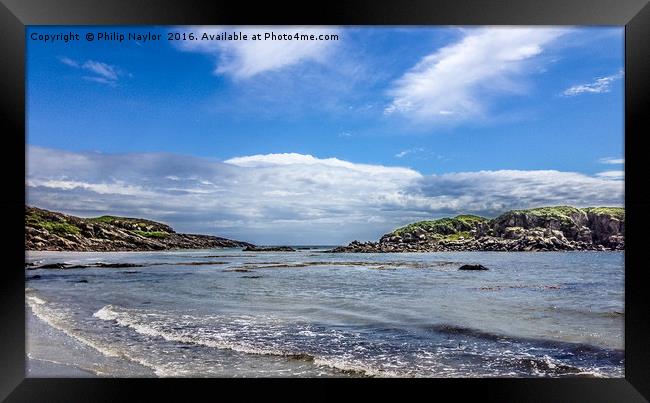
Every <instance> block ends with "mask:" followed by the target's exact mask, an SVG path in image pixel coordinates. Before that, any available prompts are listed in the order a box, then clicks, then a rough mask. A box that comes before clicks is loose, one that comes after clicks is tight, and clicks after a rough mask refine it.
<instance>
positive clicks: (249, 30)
mask: <svg viewBox="0 0 650 403" xmlns="http://www.w3.org/2000/svg"><path fill="white" fill-rule="evenodd" d="M187 31H188V32H193V33H194V34H195V35H198V37H202V36H203V35H204V34H207V35H223V34H224V33H233V32H237V33H239V32H241V33H243V34H245V35H247V36H248V39H247V40H246V41H242V40H238V41H235V40H232V41H229V40H196V41H181V42H179V47H180V49H182V50H185V51H189V52H199V53H204V54H207V55H209V56H211V57H213V58H214V59H215V60H216V68H215V70H214V72H215V74H224V75H228V76H230V77H233V78H234V79H247V78H250V77H253V76H255V75H258V74H261V73H264V72H267V71H277V70H280V69H283V68H286V67H289V66H292V65H296V64H299V63H303V62H316V63H322V62H324V61H325V60H327V58H328V56H329V55H330V53H331V51H332V50H333V48H334V47H335V46H336V45H337V41H326V40H299V39H291V40H270V39H269V40H264V39H263V38H264V34H265V33H271V32H273V33H274V34H276V35H284V34H286V35H295V34H296V33H297V34H298V35H315V36H316V37H318V35H321V34H322V35H331V34H337V33H338V30H337V29H334V28H330V27H322V28H320V27H299V26H296V27H236V26H232V27H195V28H191V29H188V30H187ZM256 34H261V37H262V40H251V37H252V36H253V35H256Z"/></svg>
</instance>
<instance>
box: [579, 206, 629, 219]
mask: <svg viewBox="0 0 650 403" xmlns="http://www.w3.org/2000/svg"><path fill="white" fill-rule="evenodd" d="M582 211H584V212H585V213H593V214H607V215H610V216H612V217H614V218H617V219H619V220H621V221H624V220H625V208H624V207H586V208H583V209H582Z"/></svg>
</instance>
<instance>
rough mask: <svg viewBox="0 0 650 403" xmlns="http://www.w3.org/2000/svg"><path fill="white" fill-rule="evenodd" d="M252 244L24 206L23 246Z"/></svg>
mask: <svg viewBox="0 0 650 403" xmlns="http://www.w3.org/2000/svg"><path fill="white" fill-rule="evenodd" d="M246 246H253V245H252V244H250V243H248V242H241V241H234V240H231V239H226V238H220V237H216V236H211V235H195V234H180V233H177V232H175V231H174V229H173V228H171V227H170V226H168V225H166V224H162V223H159V222H156V221H151V220H145V219H140V218H128V217H114V216H102V217H96V218H79V217H75V216H71V215H66V214H61V213H57V212H53V211H48V210H43V209H39V208H36V207H28V206H26V207H25V250H53V251H87V252H90V251H97V252H108V251H148V250H167V249H208V248H224V247H246Z"/></svg>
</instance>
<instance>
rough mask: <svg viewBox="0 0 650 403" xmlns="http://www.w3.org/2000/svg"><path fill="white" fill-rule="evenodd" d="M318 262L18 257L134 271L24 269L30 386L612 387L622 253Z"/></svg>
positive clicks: (217, 254)
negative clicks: (456, 382)
mask: <svg viewBox="0 0 650 403" xmlns="http://www.w3.org/2000/svg"><path fill="white" fill-rule="evenodd" d="M324 251H325V248H312V249H301V250H299V251H298V252H277V253H276V252H243V251H241V250H240V249H217V250H191V251H171V252H170V251H166V252H120V253H83V252H28V253H27V261H28V262H36V263H38V264H47V263H59V262H65V263H72V264H86V263H96V262H105V263H116V262H119V263H134V264H142V265H143V267H128V268H86V269H68V270H25V276H26V291H25V296H26V305H27V313H26V314H27V321H26V323H27V351H28V357H29V360H28V364H27V365H28V376H36V377H38V376H79V375H78V374H79V373H82V374H86V373H87V374H92V375H98V376H117V377H156V376H160V377H269V376H270V377H321V376H324V377H351V376H352V377H355V376H379V377H383V376H388V377H567V376H596V377H623V376H624V350H623V348H624V340H623V334H624V315H623V313H624V254H623V253H622V252H558V253H555V252H544V253H514V252H510V253H505V252H462V253H459V252H448V253H447V252H445V253H394V254H355V253H351V254H330V253H325V252H324ZM197 263H198V264H197ZM469 263H480V264H483V265H484V266H487V267H489V268H490V270H489V271H458V268H459V267H460V266H461V265H463V264H469ZM35 275H39V276H40V278H38V279H33V278H32V276H35ZM46 363H49V364H48V365H46ZM51 364H56V365H54V366H51ZM57 368H58V369H57ZM64 369H65V370H64ZM57 371H58V372H57ZM75 374H76V375H75Z"/></svg>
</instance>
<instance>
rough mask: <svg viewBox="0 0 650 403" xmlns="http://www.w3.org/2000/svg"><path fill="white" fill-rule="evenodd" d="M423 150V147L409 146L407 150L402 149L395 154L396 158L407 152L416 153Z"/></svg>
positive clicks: (404, 155) (407, 153)
mask: <svg viewBox="0 0 650 403" xmlns="http://www.w3.org/2000/svg"><path fill="white" fill-rule="evenodd" d="M423 151H424V148H422V147H416V148H409V149H408V150H403V151H400V152H398V153H397V154H395V157H396V158H403V157H406V156H407V155H409V154H416V153H421V152H423Z"/></svg>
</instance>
